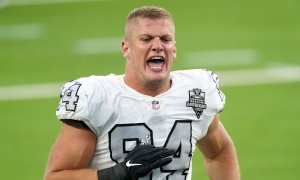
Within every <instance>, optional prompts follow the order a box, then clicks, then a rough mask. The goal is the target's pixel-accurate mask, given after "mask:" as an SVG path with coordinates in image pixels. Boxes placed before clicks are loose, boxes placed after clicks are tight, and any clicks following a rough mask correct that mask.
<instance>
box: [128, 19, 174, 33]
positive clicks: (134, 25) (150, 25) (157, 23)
mask: <svg viewBox="0 0 300 180" xmlns="http://www.w3.org/2000/svg"><path fill="white" fill-rule="evenodd" d="M126 29H127V30H126V31H127V33H131V34H135V35H139V34H149V35H170V36H174V33H175V28H174V25H173V23H172V21H171V20H170V19H168V18H159V19H152V18H135V19H132V20H131V22H130V23H128V27H127V28H126ZM127 35H128V34H127Z"/></svg>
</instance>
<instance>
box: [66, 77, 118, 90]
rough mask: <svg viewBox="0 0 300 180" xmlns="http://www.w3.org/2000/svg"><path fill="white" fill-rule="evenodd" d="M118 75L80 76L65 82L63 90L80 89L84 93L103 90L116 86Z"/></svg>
mask: <svg viewBox="0 0 300 180" xmlns="http://www.w3.org/2000/svg"><path fill="white" fill-rule="evenodd" d="M118 78H119V76H118V75H115V74H110V75H106V76H95V75H92V76H88V77H80V78H78V79H75V80H72V81H69V82H67V83H65V84H64V85H63V86H62V88H61V91H62V93H63V92H65V91H67V90H78V91H83V92H84V93H87V94H91V93H93V92H95V91H96V92H101V91H103V90H105V89H108V88H109V86H114V85H116V84H118Z"/></svg>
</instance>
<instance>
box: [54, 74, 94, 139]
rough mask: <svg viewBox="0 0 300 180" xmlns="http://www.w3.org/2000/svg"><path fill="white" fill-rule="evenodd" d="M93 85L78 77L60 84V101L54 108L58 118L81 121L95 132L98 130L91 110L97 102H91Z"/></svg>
mask: <svg viewBox="0 0 300 180" xmlns="http://www.w3.org/2000/svg"><path fill="white" fill-rule="evenodd" d="M92 94H93V85H92V83H90V82H89V81H88V80H87V79H84V78H82V79H78V80H74V81H71V82H68V83H66V84H64V85H63V86H62V89H61V94H60V102H59V105H58V107H57V109H56V116H57V117H58V119H71V120H76V121H83V122H84V123H85V124H86V125H87V126H88V127H89V128H90V129H91V130H92V131H93V132H94V133H95V134H98V133H99V132H98V131H99V130H98V128H97V127H96V125H95V120H94V119H93V116H92V115H94V114H95V113H94V112H92V111H93V110H95V109H96V108H95V107H94V106H95V105H96V104H97V103H93V102H92V101H93V100H92V99H91V98H90V97H92Z"/></svg>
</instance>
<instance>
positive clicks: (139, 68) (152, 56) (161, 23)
mask: <svg viewBox="0 0 300 180" xmlns="http://www.w3.org/2000/svg"><path fill="white" fill-rule="evenodd" d="M174 31H175V29H174V27H173V24H172V22H171V21H170V20H169V19H149V18H137V19H136V20H133V22H131V24H130V25H129V27H128V30H127V32H126V36H127V39H126V40H125V41H123V42H122V49H123V55H124V57H125V58H126V78H127V77H128V78H129V79H131V80H132V79H133V78H135V80H137V81H139V82H141V83H149V82H160V81H164V80H165V81H166V80H169V74H170V71H171V66H172V63H173V60H174V59H175V58H176V43H175V39H174V38H175V37H174V33H175V32H174Z"/></svg>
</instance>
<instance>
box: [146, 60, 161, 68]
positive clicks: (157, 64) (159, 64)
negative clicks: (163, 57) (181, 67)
mask: <svg viewBox="0 0 300 180" xmlns="http://www.w3.org/2000/svg"><path fill="white" fill-rule="evenodd" d="M163 64H164V62H151V61H150V62H148V66H150V67H154V68H155V67H162V66H163Z"/></svg>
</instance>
